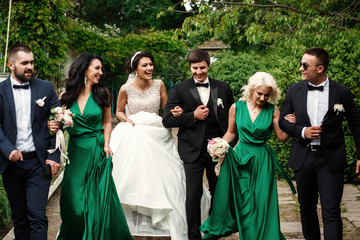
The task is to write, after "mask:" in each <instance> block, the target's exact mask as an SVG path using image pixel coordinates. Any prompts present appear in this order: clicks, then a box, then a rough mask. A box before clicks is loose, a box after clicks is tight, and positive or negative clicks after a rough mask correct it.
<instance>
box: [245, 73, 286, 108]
mask: <svg viewBox="0 0 360 240" xmlns="http://www.w3.org/2000/svg"><path fill="white" fill-rule="evenodd" d="M260 86H265V87H269V88H271V89H272V91H271V93H270V97H269V100H268V101H269V102H270V103H272V104H277V103H278V101H279V99H280V95H281V91H280V89H279V87H278V86H277V84H276V81H275V79H274V77H273V76H271V75H270V74H268V73H266V72H256V73H255V74H254V75H252V76H251V77H250V78H249V80H248V84H247V85H245V86H243V87H242V88H241V91H242V97H241V98H240V99H239V100H244V101H246V100H252V96H253V95H252V92H253V91H254V90H255V89H256V88H257V87H260Z"/></svg>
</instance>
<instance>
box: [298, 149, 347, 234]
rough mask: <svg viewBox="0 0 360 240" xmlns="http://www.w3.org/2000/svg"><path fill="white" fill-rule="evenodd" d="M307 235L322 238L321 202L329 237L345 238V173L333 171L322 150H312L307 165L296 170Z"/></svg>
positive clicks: (303, 225) (305, 163)
mask: <svg viewBox="0 0 360 240" xmlns="http://www.w3.org/2000/svg"><path fill="white" fill-rule="evenodd" d="M295 179H296V184H297V190H298V198H299V203H300V215H301V224H302V229H303V234H304V237H305V239H306V240H320V227H319V220H318V215H317V210H316V209H317V203H318V197H319V195H320V204H321V213H322V218H323V225H324V237H325V239H326V240H332V239H333V240H341V239H342V220H341V210H340V202H341V198H342V194H343V189H344V172H343V170H340V171H338V172H332V171H331V170H330V168H329V164H328V163H327V161H326V159H325V157H324V156H323V154H322V152H321V151H317V152H312V151H309V153H308V155H307V157H306V159H305V162H304V165H303V166H302V167H301V168H300V170H298V171H296V172H295Z"/></svg>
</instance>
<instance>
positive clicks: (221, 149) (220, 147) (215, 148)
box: [207, 137, 230, 176]
mask: <svg viewBox="0 0 360 240" xmlns="http://www.w3.org/2000/svg"><path fill="white" fill-rule="evenodd" d="M229 147H230V145H229V143H228V142H227V141H225V140H224V139H222V138H219V137H217V138H213V139H210V140H208V145H207V151H208V153H209V154H210V156H211V157H212V160H213V162H218V164H217V165H216V166H215V173H216V176H219V174H220V167H221V164H222V163H223V161H224V158H225V154H226V153H227V151H228V149H229Z"/></svg>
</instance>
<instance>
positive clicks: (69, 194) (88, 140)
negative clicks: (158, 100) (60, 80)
mask: <svg viewBox="0 0 360 240" xmlns="http://www.w3.org/2000/svg"><path fill="white" fill-rule="evenodd" d="M70 110H71V111H72V112H73V113H74V114H75V117H74V126H73V127H71V128H67V131H68V133H69V135H70V138H69V144H68V157H69V160H70V164H68V165H66V168H65V172H64V179H63V182H62V186H61V197H60V215H61V219H62V223H61V227H60V234H59V236H58V238H57V239H74V240H80V239H83V240H108V239H120V240H128V239H132V237H131V234H130V232H129V229H128V226H127V223H126V220H125V216H124V213H123V210H122V208H121V203H120V201H119V197H118V195H117V192H116V188H115V184H114V181H113V178H112V175H111V171H112V164H111V158H109V159H107V158H106V154H105V153H104V150H103V147H104V136H103V127H102V109H101V108H100V107H99V105H97V104H96V103H95V101H94V100H93V98H92V94H90V96H89V99H88V100H87V103H86V105H85V108H84V111H83V114H81V112H80V109H79V105H78V103H77V101H76V102H74V103H73V105H72V106H71V108H70Z"/></svg>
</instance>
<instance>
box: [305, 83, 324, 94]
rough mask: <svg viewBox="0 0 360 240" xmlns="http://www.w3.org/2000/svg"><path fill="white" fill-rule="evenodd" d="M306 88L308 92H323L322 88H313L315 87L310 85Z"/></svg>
mask: <svg viewBox="0 0 360 240" xmlns="http://www.w3.org/2000/svg"><path fill="white" fill-rule="evenodd" d="M307 87H308V90H309V91H316V90H317V91H321V92H322V91H323V90H324V86H318V87H315V86H312V85H309V84H308V85H307Z"/></svg>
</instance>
